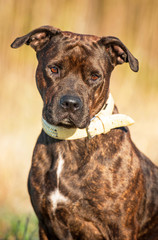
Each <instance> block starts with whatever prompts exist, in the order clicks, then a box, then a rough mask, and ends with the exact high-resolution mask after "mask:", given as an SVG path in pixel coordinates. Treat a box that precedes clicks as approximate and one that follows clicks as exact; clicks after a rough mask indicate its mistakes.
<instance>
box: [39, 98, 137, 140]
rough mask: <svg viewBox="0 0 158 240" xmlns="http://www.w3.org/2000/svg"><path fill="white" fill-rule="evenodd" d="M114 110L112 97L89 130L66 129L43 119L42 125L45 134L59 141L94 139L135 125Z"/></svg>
mask: <svg viewBox="0 0 158 240" xmlns="http://www.w3.org/2000/svg"><path fill="white" fill-rule="evenodd" d="M113 110H114V100H113V98H112V95H111V94H109V98H108V100H107V102H106V104H105V105H104V107H103V108H102V110H101V111H100V112H99V113H97V114H96V115H95V116H94V117H93V118H92V119H91V121H90V124H89V126H88V127H87V128H84V129H79V128H66V127H62V126H55V125H51V124H49V123H48V122H47V121H46V120H45V119H44V118H43V117H42V125H43V130H44V132H45V133H46V134H47V135H49V136H50V137H52V138H55V139H59V140H74V139H79V138H85V137H88V138H92V137H94V136H95V135H99V134H102V133H103V134H106V133H107V132H109V131H110V130H111V129H114V128H118V127H124V126H129V125H132V124H133V123H134V121H133V119H132V118H130V117H129V116H127V115H124V114H112V112H113Z"/></svg>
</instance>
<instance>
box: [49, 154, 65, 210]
mask: <svg viewBox="0 0 158 240" xmlns="http://www.w3.org/2000/svg"><path fill="white" fill-rule="evenodd" d="M63 165H64V159H63V158H62V156H61V154H59V159H58V168H57V188H56V189H55V190H54V191H53V192H52V193H51V194H50V200H51V202H52V204H53V212H55V210H56V208H57V205H58V203H67V202H68V201H69V199H68V198H67V197H65V196H64V195H63V194H62V193H61V192H60V190H59V181H60V174H61V172H62V169H63Z"/></svg>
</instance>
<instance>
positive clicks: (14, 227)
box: [0, 211, 38, 240]
mask: <svg viewBox="0 0 158 240" xmlns="http://www.w3.org/2000/svg"><path fill="white" fill-rule="evenodd" d="M2 212H3V211H2ZM0 215H1V217H2V213H1V214H0ZM0 226H1V227H0V240H37V239H38V224H37V219H36V218H35V216H34V215H24V214H23V215H21V216H19V215H18V214H14V215H13V213H9V212H8V211H5V215H3V217H2V218H1V219H0Z"/></svg>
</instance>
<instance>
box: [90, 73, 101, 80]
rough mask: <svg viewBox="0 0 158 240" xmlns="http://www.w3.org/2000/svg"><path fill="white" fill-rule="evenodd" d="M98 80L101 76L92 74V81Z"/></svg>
mask: <svg viewBox="0 0 158 240" xmlns="http://www.w3.org/2000/svg"><path fill="white" fill-rule="evenodd" d="M98 78H100V76H99V75H98V74H92V75H91V79H92V80H93V81H96V80H97V79H98Z"/></svg>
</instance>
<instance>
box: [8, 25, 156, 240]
mask: <svg viewBox="0 0 158 240" xmlns="http://www.w3.org/2000/svg"><path fill="white" fill-rule="evenodd" d="M24 43H25V44H27V45H31V46H32V47H33V48H34V49H35V51H36V52H37V58H38V67H37V72H36V81H37V87H38V90H39V92H40V94H41V97H42V99H43V102H44V106H43V116H44V118H45V119H46V120H47V121H48V122H49V123H51V124H55V125H64V126H67V127H74V126H76V127H78V128H84V127H87V126H88V124H89V122H90V119H91V118H92V117H93V116H94V115H95V114H96V113H98V112H99V111H100V109H101V108H102V107H103V105H104V104H105V103H106V100H107V98H108V94H109V81H110V75H111V72H112V70H113V68H114V67H115V66H116V65H117V64H122V63H123V62H129V65H130V67H131V69H132V70H133V71H138V61H137V60H136V59H135V58H134V57H133V55H132V54H131V53H130V52H129V50H128V49H127V48H126V47H125V45H124V44H123V43H122V42H121V41H120V40H119V39H117V38H115V37H103V38H100V37H96V36H91V35H80V34H75V33H71V32H62V31H60V30H59V29H56V28H53V27H51V26H44V27H40V28H38V29H35V30H33V31H32V32H30V33H29V34H27V35H25V36H23V37H20V38H17V39H16V40H15V41H14V43H13V44H12V47H14V48H17V47H20V46H21V45H23V44H24ZM54 65H55V66H57V67H58V69H59V70H58V71H59V72H58V74H52V72H51V70H50V69H51V67H52V66H54ZM96 73H97V74H98V75H99V77H98V79H97V80H95V81H94V80H93V79H92V75H93V74H95V75H96ZM65 95H68V96H77V97H79V99H80V103H81V104H80V109H79V110H78V111H72V110H71V111H66V110H65V109H63V108H62V107H61V106H60V104H59V103H60V99H61V98H62V97H63V96H65ZM117 112H118V111H117V108H116V106H115V109H114V112H113V113H114V114H115V113H117ZM59 155H62V158H63V160H64V166H63V169H62V171H61V174H60V181H59V186H58V187H59V189H60V192H61V193H62V194H63V195H64V196H65V197H67V198H68V199H69V201H68V202H67V203H63V202H61V203H60V202H58V205H57V208H56V209H55V211H53V206H52V202H51V200H50V194H51V193H52V192H53V191H54V190H55V189H56V187H57V167H58V161H59ZM28 188H29V193H30V197H31V202H32V205H33V208H34V210H35V212H36V215H37V217H38V219H39V234H40V239H41V240H51V239H54V240H64V239H65V240H73V239H74V240H90V239H91V240H103V239H104V240H112V239H113V240H116V239H117V240H127V239H128V240H136V239H139V240H157V239H158V169H157V167H156V166H155V165H154V164H153V163H152V162H151V161H150V160H149V159H148V158H147V157H146V156H144V155H143V154H142V153H141V152H140V151H139V150H138V149H137V148H136V146H135V145H134V143H133V142H132V140H131V137H130V133H129V130H128V128H117V129H113V130H111V131H110V132H109V133H107V134H101V135H98V136H95V137H93V138H92V139H88V138H82V139H78V140H71V141H65V140H55V139H53V138H51V137H49V136H48V135H47V134H46V133H45V132H44V131H43V130H42V132H41V134H40V136H39V138H38V140H37V143H36V146H35V149H34V153H33V159H32V166H31V170H30V174H29V180H28Z"/></svg>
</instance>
